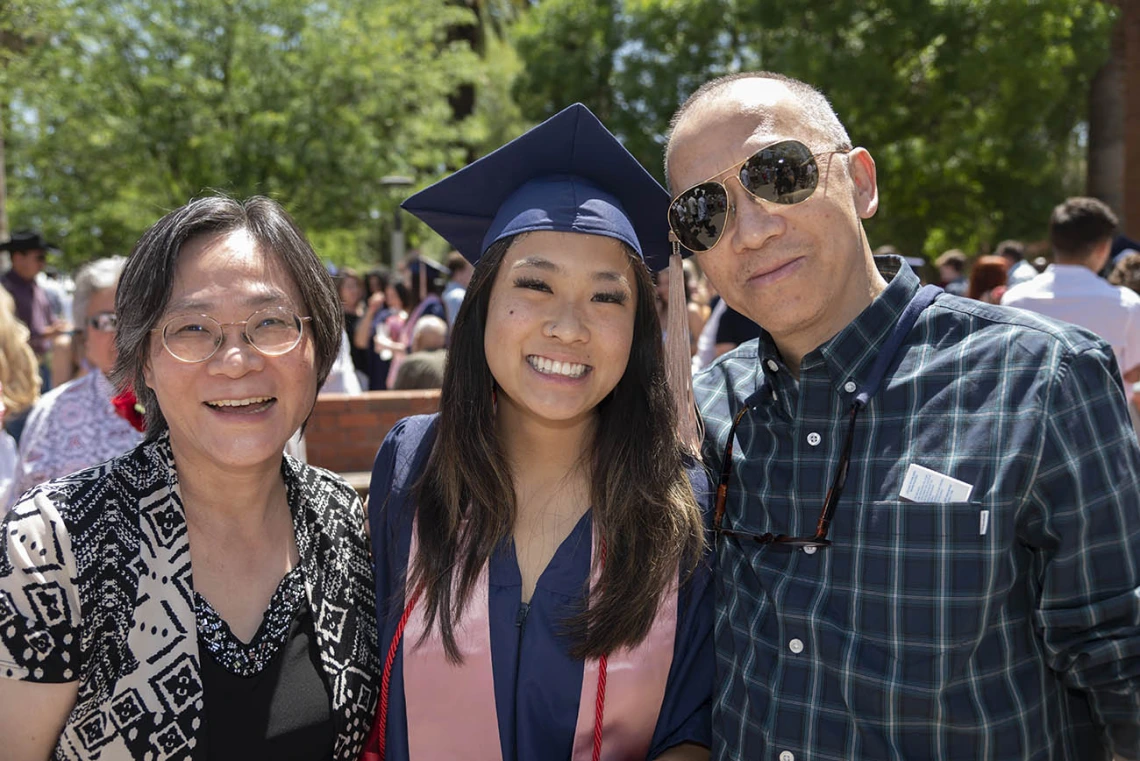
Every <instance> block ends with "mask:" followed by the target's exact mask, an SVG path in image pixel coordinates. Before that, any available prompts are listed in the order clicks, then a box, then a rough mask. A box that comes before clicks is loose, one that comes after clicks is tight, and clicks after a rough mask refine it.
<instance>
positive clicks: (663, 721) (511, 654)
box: [369, 415, 715, 761]
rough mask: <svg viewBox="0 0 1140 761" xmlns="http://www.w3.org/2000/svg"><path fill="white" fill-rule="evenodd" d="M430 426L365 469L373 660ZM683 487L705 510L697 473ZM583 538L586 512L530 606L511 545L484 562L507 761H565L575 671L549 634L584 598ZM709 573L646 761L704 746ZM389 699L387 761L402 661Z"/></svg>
mask: <svg viewBox="0 0 1140 761" xmlns="http://www.w3.org/2000/svg"><path fill="white" fill-rule="evenodd" d="M435 417H436V416H434V415H431V416H417V417H412V418H407V419H405V420H402V421H400V422H399V423H398V424H397V425H396V426H395V427H394V428H393V429H392V431H391V432H390V433H389V434H388V436H387V438H386V439H385V440H384V443H383V444H382V445H381V447H380V451H379V453H378V454H377V456H376V463H375V466H374V467H373V470H372V483H371V487H370V492H369V493H370V495H371V497H370V500H369V502H370V507H369V518H370V521H371V525H372V552H373V557H374V558H375V559H376V600H377V606H376V615H377V619H378V629H377V631H378V632H379V640H378V644H379V647H380V656H381V660H383V659H384V657H385V656H386V655H387V652H388V648H389V646H390V645H391V642H392V637H393V635H394V634H395V630H396V625H397V623H398V622H399V619H400V616H401V614H402V613H403V609H404V583H405V571H406V568H407V562H408V548H409V545H410V542H411V531H412V517H413V512H414V505H413V504H412V503H411V498H410V494H409V492H410V491H411V489H412V487H413V486H414V485H415V483H416V480H417V478H418V476H419V474H420V472H421V471H422V468H423V467H424V464H425V463H426V462H427V457H428V454H429V453H430V450H431V442H432V439H433V438H434V428H435V426H434V421H435ZM690 479H691V480H692V481H693V485H694V491H695V493H696V494H697V496H698V500H699V501H700V502H701V503H702V506H707V503H708V501H709V498H710V497H711V492H712V490H711V488H710V486H709V482H708V479H707V478H706V476H705V475H704V472H703V470H701V469H700V468H693V469H692V470H690ZM591 537H592V524H591V519H590V512H589V511H587V512H586V514H585V515H583V516H582V518H581V519H580V520H579V521H578V524H577V525H576V526H575V527H574V529H573V530H572V531H571V532H570V535H569V536H568V537H567V538H566V539H565V541H563V543H562V544H561V545H560V546H559V548H558V550H557V551H556V552H555V554H554V557H553V558H552V559H551V561H550V564H549V565H548V566H547V568H546V570H545V571H543V573H542V576H541V577H540V578H539V579H538V582H537V585H536V588H535V590H534V594H533V595H532V597H531V600H530V603H529V604H527V605H524V604H523V603H522V580H521V577H520V574H519V568H518V563H517V562H516V560H515V554H514V543H513V542H512V541H510V540H507V541H506V542H504V543H503V546H502V547H501V548H500V550H499V551H498V552H497V553H496V554H495V555H494V556H493V557H492V559H491V561H490V569H489V576H490V583H489V586H490V589H489V606H490V627H491V660H492V667H493V671H494V682H495V708H496V711H497V714H498V721H499V740H500V742H501V744H502V754H503V759H504V761H515V760H516V759H524V760H529V759H537V758H542V759H569V758H570V753H571V749H572V747H573V743H574V731H575V728H576V724H577V719H578V703H579V699H580V697H581V691H582V671H583V664H582V662H581V661H575V660H573V659H572V658H571V657H570V656H569V654H568V652H567V648H566V642H565V639H564V638H560V637H559V636H558V634H557V632H559V631H560V625H561V622H562V621H564V620H565V619H566V618H567V617H568V615H569V614H570V612H571V611H572V610H574V609H575V607H574V606H576V605H580V603H581V600H582V597H583V595H584V594H585V591H586V588H587V579H588V576H589V571H590V560H591V546H590V545H591ZM710 576H711V570H710V568H709V567H708V566H707V563H702V566H701V568H700V569H699V570H698V571H697V572H696V574H694V576H693V577H692V579H691V580H690V581H689V583H688V584H687V585H685V586H684V587H682V589H681V593H680V598H679V600H678V610H677V632H676V640H675V643H676V644H675V646H674V654H673V663H672V666H671V668H670V671H669V679H668V682H667V684H666V688H665V697H664V701H663V704H662V706H661V713H660V715H659V717H658V721H657V728H656V730H655V731H654V733H653V739H652V742H651V743H650V752H649V758H656V757H657V756H658V755H660V754H661V753H663V752H664V751H666V750H668V749H669V748H671V747H673V746H675V745H680V744H682V743H697V744H700V745H704V746H706V747H707V746H709V745H710V743H711V734H712V732H711V706H712V691H713V686H714V672H715V663H714V653H713V640H712V628H713V587H712V584H711V583H710ZM402 647H403V643H401V648H402ZM389 701H390V703H389V710H388V727H387V760H388V761H408V730H407V717H406V714H405V704H404V682H403V668H402V658H401V657H397V658H396V660H395V664H394V666H393V670H392V681H391V687H390V697H389Z"/></svg>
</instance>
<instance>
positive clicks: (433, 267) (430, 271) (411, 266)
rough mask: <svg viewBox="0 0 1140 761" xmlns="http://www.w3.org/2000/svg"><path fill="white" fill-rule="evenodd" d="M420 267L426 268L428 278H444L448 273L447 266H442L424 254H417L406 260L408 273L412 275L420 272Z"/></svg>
mask: <svg viewBox="0 0 1140 761" xmlns="http://www.w3.org/2000/svg"><path fill="white" fill-rule="evenodd" d="M420 268H423V269H425V270H427V275H428V278H429V279H431V280H438V279H441V278H446V277H447V274H448V269H447V267H444V266H443V265H442V264H440V263H438V262H433V261H432V260H431V259H428V258H427V257H426V256H417V257H416V258H414V259H412V260H410V261H409V262H408V274H409V275H412V276H413V277H414V276H416V275H418V274H419V273H420Z"/></svg>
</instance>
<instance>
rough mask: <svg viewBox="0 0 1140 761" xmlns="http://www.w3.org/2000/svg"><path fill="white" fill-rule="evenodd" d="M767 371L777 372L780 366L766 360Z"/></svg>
mask: <svg viewBox="0 0 1140 761" xmlns="http://www.w3.org/2000/svg"><path fill="white" fill-rule="evenodd" d="M768 369H769V370H771V371H772V372H776V371H777V370H779V369H780V366H779V365H777V364H776V360H774V359H770V360H768Z"/></svg>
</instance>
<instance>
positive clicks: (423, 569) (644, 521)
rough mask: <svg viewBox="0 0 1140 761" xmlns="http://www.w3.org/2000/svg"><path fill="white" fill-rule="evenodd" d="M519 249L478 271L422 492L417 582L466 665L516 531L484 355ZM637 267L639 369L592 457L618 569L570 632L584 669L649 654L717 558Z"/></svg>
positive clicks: (598, 522)
mask: <svg viewBox="0 0 1140 761" xmlns="http://www.w3.org/2000/svg"><path fill="white" fill-rule="evenodd" d="M514 240H515V239H504V240H501V241H499V242H497V243H495V244H494V245H492V246H491V247H490V248H489V249H488V250H487V252H486V253H485V254H484V255H483V257H482V258H481V259H480V260H479V263H478V265H476V267H475V272H474V273H473V275H472V278H471V283H470V285H469V286H468V288H467V296H466V298H464V300H463V306H462V307H461V308H460V310H459V314H458V315H457V317H456V320H455V327H454V329H453V332H452V337H451V349H450V351H449V356H448V361H447V369H446V371H445V374H444V380H443V389H442V392H441V397H440V416H439V427H438V433H437V437H436V440H435V444H434V445H433V448H432V452H431V455H430V457H429V459H428V462H427V467H426V468H425V470H424V473H423V475H422V476H421V477H420V479H419V482H418V483H417V484H416V485H415V497H416V502H417V505H418V507H417V516H418V520H417V529H416V531H417V534H416V536H417V541H418V544H419V549H418V552H417V555H416V558H415V561H414V564H413V566H412V568H411V569H410V570H409V573H410V576H409V578H410V579H411V582H412V588H415V587H416V586H422V588H423V603H424V604H425V605H426V606H427V607H426V610H425V619H426V621H427V631H430V630H431V628H432V627H433V626H435V625H438V626H439V627H440V633H441V635H442V639H443V643H444V648H445V650H446V652H447V655H448V658H449V659H451V660H453V661H458V660H459V659H460V653H459V649H458V647H457V646H456V643H455V624H456V622H457V621H458V620H459V619H460V618H461V617H462V614H463V610H464V607H465V604H466V602H467V600H468V599H469V598H470V596H471V592H472V590H473V587H474V584H475V581H476V579H477V578H478V576H479V573H480V571H481V570H482V568H483V566H484V565H485V564H486V563H487V561H488V559H489V558H490V556H491V554H492V553H493V552H495V550H496V548H497V547H498V546H499V544H500V543H501V542H502V541H503V540H504V539H506V538H508V537H510V536H511V533H512V530H513V527H514V523H515V516H516V509H517V506H516V504H515V489H514V481H513V478H512V475H511V469H510V465H509V464H508V462H507V458H506V455H505V453H504V451H503V448H502V445H501V444H500V442H499V440H498V438H497V436H496V429H495V411H494V406H493V402H492V389H493V388H494V379H493V378H492V376H491V371H490V369H489V368H488V365H487V357H486V354H485V353H484V350H483V333H484V329H485V327H486V325H487V305H488V303H489V301H490V296H491V287H492V285H493V284H494V282H495V276H496V274H497V273H498V271H499V266H500V265H501V263H502V261H503V257H504V255H505V254H506V252H507V250H508V249H509V248H510V246H511V243H512V242H513V241H514ZM629 253H630V256H631V257H633V259H634V261H633V267H632V269H633V270H634V272H635V278H634V279H635V281H636V288H637V308H636V312H635V315H634V327H633V344H632V347H631V349H630V357H629V363H628V365H627V366H626V370H625V374H624V375H623V376H622V378H621V380H620V381H618V384H617V386H616V387H615V388H614V390H613V392H612V393H611V394H610V395H609V396H607V397H606V399H605V400H604V401H602V402H601V403H600V404H599V405H598V407H597V413H598V416H599V417H598V424H597V425H596V426H595V430H596V433H595V435H594V441H593V443H592V447H591V449H592V451H591V452H588V453H586V455H585V456H584V461H585V462H586V463H588V465H589V473H590V492H591V493H590V497H591V504H592V506H593V520H594V525H595V528H596V530H597V532H598V533H599V535H600V536H601V538H602V540H603V541H604V542H605V547H606V561H605V565H604V567H603V568H602V571H601V578H600V581H599V583H598V584H596V585H595V587H594V588H593V590H592V591H591V593H590V596H589V600H588V603H587V605H586V607H585V609H584V610H582V611H581V612H579V613H578V614H576V615H574V616H572V617H571V618H569V619H568V620H567V621H566V622H565V623H566V633H567V634H568V635H569V638H570V645H571V648H570V653H571V655H573V656H574V657H575V658H580V659H585V658H596V657H599V656H601V655H603V654H606V653H610V652H613V651H614V650H615V649H617V648H619V647H622V646H630V645H635V644H637V643H638V642H640V641H641V640H643V639H644V638H645V636H646V635H647V634H648V633H649V628H650V626H651V625H652V623H653V618H654V616H655V615H656V612H657V606H658V603H659V602H660V600H661V597H662V595H663V594H664V593H665V592H666V591H667V590H668V589H669V588H670V587H671V585H672V584H673V582H674V581H675V580H676V579H677V574H678V569H681V570H683V571H685V574H686V576H687V574H688V573H689V572H691V571H692V569H694V568H695V567H696V565H697V563H698V562H699V561H700V558H701V554H702V552H703V551H704V547H705V538H704V527H703V521H702V519H701V514H700V508H699V507H698V506H697V503H696V500H695V498H694V496H693V492H692V488H691V487H690V485H689V480H688V477H687V475H686V472H685V461H684V455H683V451H682V448H681V445H680V442H679V440H678V437H677V422H676V413H675V412H674V410H673V408H672V404H671V401H670V396H669V392H668V388H667V386H666V382H665V360H664V352H663V349H662V344H661V328H660V325H659V322H658V319H657V311H656V307H655V302H654V290H653V283H652V280H651V278H650V275H649V271H648V269H646V267H645V265H644V264H643V263H642V262H641V260H640V259H639V258H638V257H636V256H635V255H634V254H633V252H632V251H631V252H629ZM594 562H595V565H596V564H597V563H598V562H599V558H598V557H597V553H595V558H594Z"/></svg>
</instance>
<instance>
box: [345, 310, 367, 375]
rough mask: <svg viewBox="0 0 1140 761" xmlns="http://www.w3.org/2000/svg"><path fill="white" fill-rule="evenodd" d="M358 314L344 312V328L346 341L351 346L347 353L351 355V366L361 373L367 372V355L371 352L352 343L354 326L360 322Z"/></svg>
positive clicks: (354, 332)
mask: <svg viewBox="0 0 1140 761" xmlns="http://www.w3.org/2000/svg"><path fill="white" fill-rule="evenodd" d="M360 319H361V318H360V315H358V314H356V313H355V312H345V313H344V330H345V332H346V333H348V343H349V345H350V346H351V349H350V350H349V353H350V354H351V355H352V366H353V367H354V368H355V369H356V370H359V371H360V372H362V373H367V372H368V355H369V354H370V353H371V352H370V351H369V350H368V349H358V348H356V345H355V344H353V343H352V341H353V336H355V335H356V326H357V325H358V324H359V323H360Z"/></svg>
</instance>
